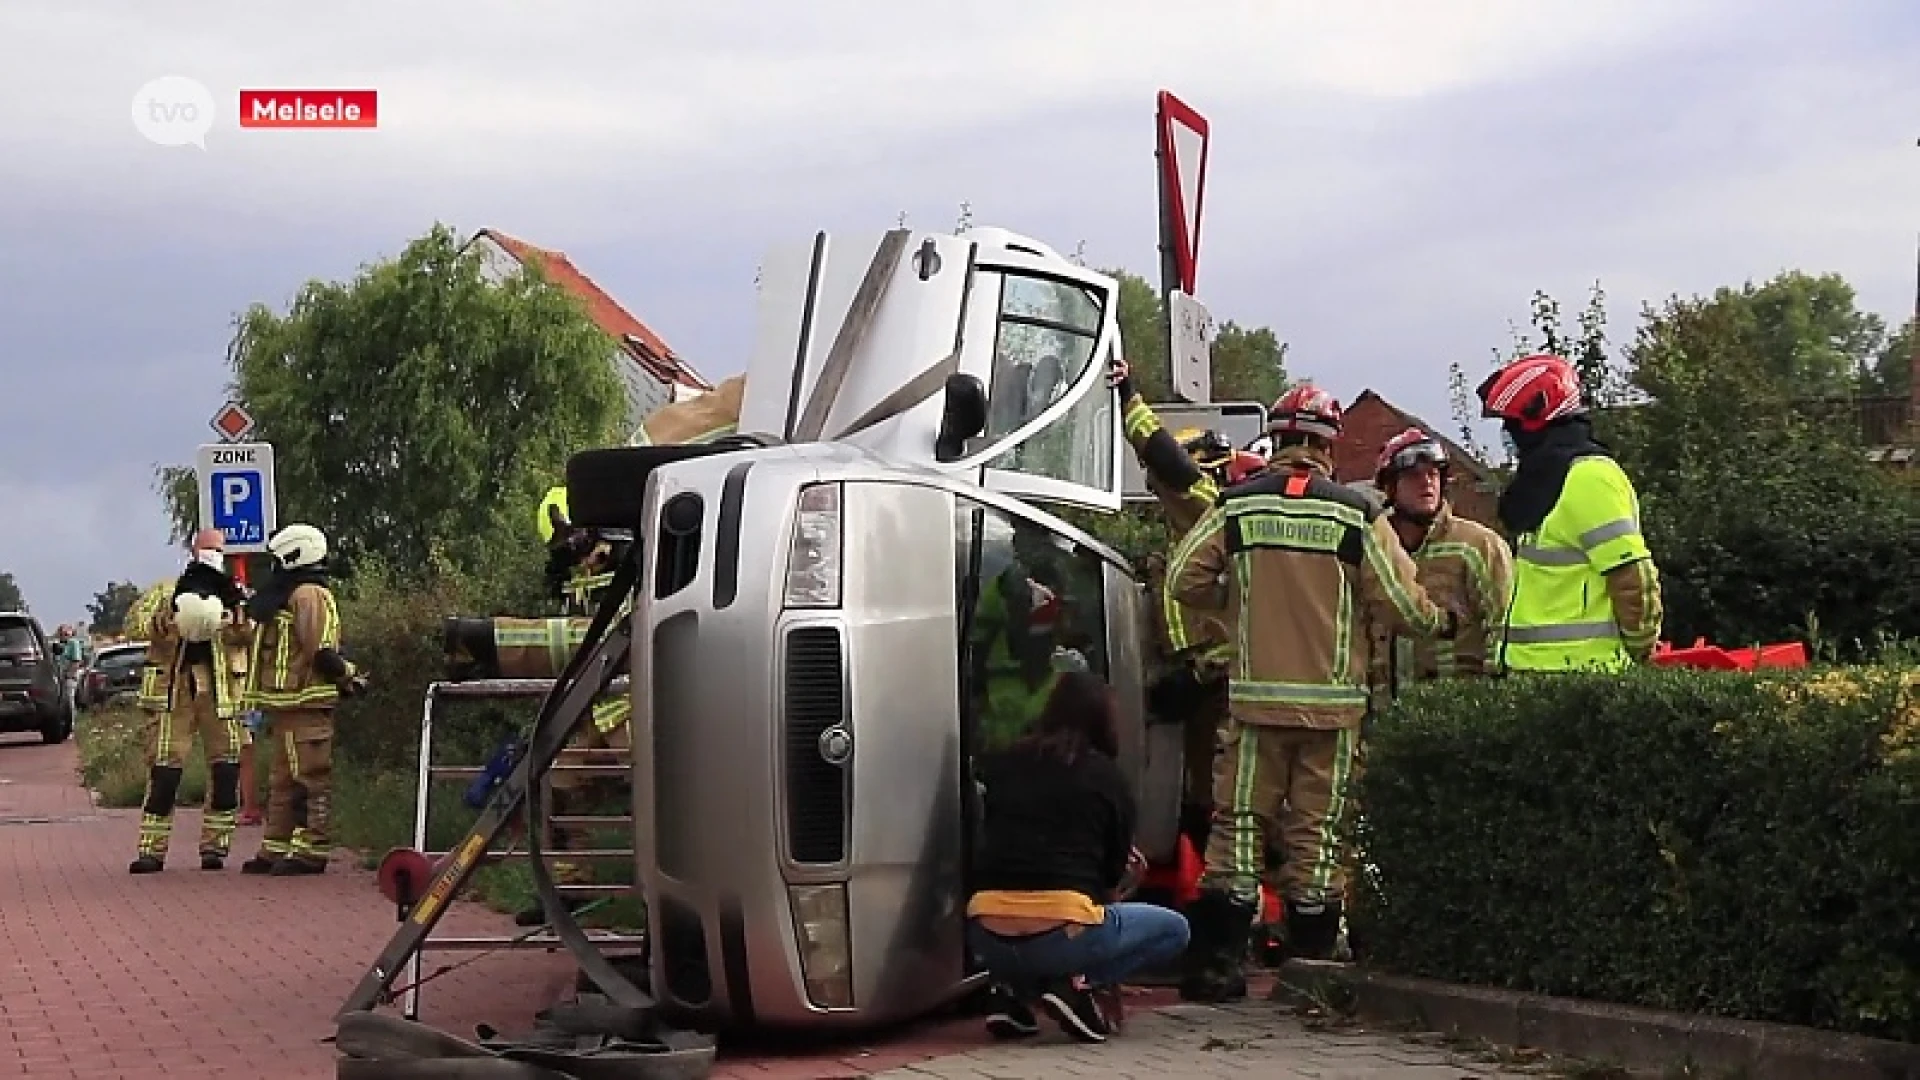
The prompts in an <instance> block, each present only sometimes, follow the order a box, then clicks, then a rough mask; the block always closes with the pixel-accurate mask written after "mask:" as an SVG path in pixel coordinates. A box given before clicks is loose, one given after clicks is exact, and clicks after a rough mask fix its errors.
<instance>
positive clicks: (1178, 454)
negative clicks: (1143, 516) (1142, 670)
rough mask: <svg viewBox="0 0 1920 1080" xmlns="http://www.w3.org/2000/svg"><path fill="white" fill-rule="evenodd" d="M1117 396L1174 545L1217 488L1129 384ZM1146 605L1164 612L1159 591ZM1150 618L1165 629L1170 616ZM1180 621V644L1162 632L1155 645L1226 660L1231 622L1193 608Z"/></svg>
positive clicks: (1201, 513) (1218, 661) (1174, 652)
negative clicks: (1183, 635)
mask: <svg viewBox="0 0 1920 1080" xmlns="http://www.w3.org/2000/svg"><path fill="white" fill-rule="evenodd" d="M1122 392H1123V394H1124V395H1125V396H1126V405H1125V406H1124V407H1123V409H1122V412H1121V426H1122V428H1123V429H1124V430H1125V432H1126V435H1127V443H1128V444H1129V445H1130V446H1132V447H1133V452H1134V454H1135V456H1137V457H1138V458H1139V459H1140V469H1141V471H1142V472H1144V473H1145V474H1146V477H1147V490H1148V491H1150V492H1152V493H1153V497H1154V498H1155V499H1156V500H1158V501H1159V503H1160V509H1161V510H1162V512H1164V513H1165V514H1166V519H1167V528H1168V530H1169V531H1171V532H1172V533H1173V539H1174V543H1175V545H1178V544H1179V542H1180V541H1181V540H1182V539H1184V538H1185V537H1186V536H1187V534H1188V533H1190V532H1191V531H1193V526H1194V525H1195V524H1196V523H1197V522H1199V520H1200V519H1201V518H1202V517H1203V516H1205V515H1206V512H1207V511H1208V510H1211V509H1213V506H1214V504H1215V503H1216V502H1218V501H1219V499H1220V487H1219V485H1218V484H1215V483H1214V481H1213V477H1211V476H1208V475H1207V474H1206V473H1205V472H1202V471H1201V469H1200V467H1199V466H1198V465H1195V464H1194V463H1193V459H1192V458H1191V457H1189V456H1187V452H1186V451H1185V450H1183V449H1181V447H1180V444H1179V443H1178V442H1175V441H1174V438H1173V436H1172V435H1171V434H1169V433H1168V432H1167V429H1166V427H1165V426H1164V425H1162V424H1161V423H1160V417H1159V416H1158V415H1157V414H1155V413H1154V411H1153V408H1152V407H1151V406H1149V405H1148V404H1147V402H1146V399H1144V398H1142V397H1141V396H1140V395H1139V394H1138V393H1136V392H1134V391H1133V388H1132V385H1131V383H1130V382H1129V383H1127V384H1123V386H1122ZM1148 603H1149V604H1150V605H1151V606H1152V607H1154V608H1164V607H1165V606H1166V601H1165V592H1164V589H1161V588H1156V589H1154V590H1153V592H1152V593H1151V594H1150V595H1149V597H1148ZM1229 614H1230V613H1229ZM1154 616H1155V617H1154V626H1155V628H1156V629H1166V628H1167V627H1169V626H1170V625H1171V621H1172V620H1171V618H1169V617H1165V616H1164V613H1163V612H1159V611H1156V612H1154ZM1179 617H1180V619H1181V622H1182V624H1183V626H1184V627H1185V628H1186V638H1185V643H1184V644H1182V645H1181V646H1179V647H1178V648H1176V647H1174V645H1173V642H1172V635H1171V634H1170V633H1167V634H1162V635H1161V637H1162V641H1161V643H1160V644H1161V646H1162V648H1163V649H1164V650H1165V651H1166V652H1167V653H1169V654H1171V655H1176V656H1177V655H1178V654H1180V653H1182V652H1186V651H1188V650H1193V651H1195V652H1196V653H1198V654H1199V656H1201V657H1202V658H1204V659H1205V660H1206V661H1207V662H1210V663H1214V664H1224V663H1226V662H1227V661H1228V659H1229V652H1230V646H1229V644H1228V642H1229V641H1230V640H1231V638H1230V635H1229V634H1228V632H1227V624H1228V622H1229V621H1230V618H1228V617H1222V613H1220V612H1212V611H1204V610H1198V609H1190V610H1187V611H1183V612H1181V613H1180V615H1179Z"/></svg>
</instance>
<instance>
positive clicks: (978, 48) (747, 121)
mask: <svg viewBox="0 0 1920 1080" xmlns="http://www.w3.org/2000/svg"><path fill="white" fill-rule="evenodd" d="M688 6H691V5H671V6H667V5H652V4H635V3H630V2H619V0H571V2H569V3H565V4H547V5H533V4H525V3H510V2H500V0H496V2H478V3H477V2H472V0H466V2H459V3H455V2H451V0H433V2H429V0H410V2H408V3H405V4H393V3H373V2H358V3H333V4H327V5H313V4H297V5H296V4H288V3H284V2H261V0H254V2H250V3H229V2H214V0H201V2H198V3H195V4H192V5H184V4H181V5H164V6H163V5H158V4H151V3H136V2H133V0H94V2H90V3H87V4H84V5H83V4H77V3H73V2H72V0H7V2H6V4H5V5H4V7H0V41H5V42H7V43H8V45H9V46H10V48H9V49H8V52H9V54H10V56H9V61H8V64H7V65H5V67H4V68H3V69H0V90H4V94H0V135H3V136H4V138H5V140H6V143H7V147H8V148H7V150H6V151H5V152H4V153H0V356H4V363H5V371H6V374H7V381H6V386H7V395H6V400H7V401H8V402H9V403H10V408H9V409H8V410H7V420H6V424H5V426H4V427H3V428H0V439H4V446H5V449H6V455H5V462H6V468H5V469H4V470H0V506H4V508H5V509H4V512H0V569H7V570H11V571H12V572H13V573H14V574H15V575H16V576H17V577H18V579H19V581H20V583H21V586H22V588H23V589H24V590H25V591H26V594H27V597H28V600H29V602H30V603H31V604H32V605H33V607H34V609H35V611H36V612H38V613H39V614H40V615H41V616H42V618H43V620H45V621H48V622H50V623H51V622H58V621H63V620H68V619H75V618H79V617H81V616H82V613H83V611H84V605H85V603H86V601H87V600H88V599H89V598H90V597H91V596H92V594H93V592H94V591H95V590H97V589H99V588H100V587H101V586H102V585H103V584H104V583H105V582H106V581H107V580H109V579H112V578H131V579H132V580H134V581H136V582H146V581H148V580H151V579H153V578H155V577H157V576H159V575H161V574H163V573H166V572H168V571H169V570H170V569H171V567H172V566H173V565H174V563H175V561H176V558H177V555H176V553H175V552H173V551H171V550H170V549H169V547H168V543H167V538H166V532H167V529H166V524H165V521H164V519H163V516H162V514H161V512H160V509H159V502H158V499H157V497H156V496H155V495H154V494H153V492H152V488H151V475H152V471H153V468H154V466H155V465H156V464H157V463H176V462H178V463H184V462H187V461H190V460H191V456H192V453H193V448H194V447H195V446H196V445H198V444H200V443H202V442H204V441H207V437H208V435H209V432H208V429H207V427H206V423H207V418H208V416H209V415H210V414H211V412H212V411H213V409H214V408H215V407H216V406H217V405H218V404H219V402H220V397H221V394H220V390H221V386H222V385H223V383H224V381H225V378H226V376H227V372H226V370H225V368H224V364H223V359H222V358H223V350H224V347H225V344H226V341H227V337H228V332H229V322H230V319H231V318H232V315H233V314H234V313H235V312H236V311H238V310H239V309H241V308H242V307H244V306H245V305H246V304H248V303H250V302H253V301H264V302H267V303H269V304H274V305H282V304H284V303H285V302H286V301H287V300H288V299H289V298H290V297H291V295H292V294H293V292H294V291H295V289H297V288H298V286H299V285H300V284H301V283H302V282H303V281H305V280H307V279H309V278H313V277H340V276H344V275H348V274H350V273H352V272H353V270H354V268H355V267H356V266H357V265H359V264H360V263H362V262H365V261H368V260H371V259H375V258H378V257H381V256H385V255H390V254H392V253H394V252H395V251H397V250H398V249H399V248H400V247H401V246H402V245H404V244H405V243H406V241H407V240H409V239H410V238H412V237H414V236H416V235H418V234H419V233H421V232H422V231H424V230H425V229H426V228H427V227H428V226H429V225H430V224H431V223H432V222H433V221H435V220H436V219H437V220H441V221H444V222H447V223H448V224H450V225H453V226H454V227H456V228H458V229H459V230H461V231H463V232H471V231H472V230H474V229H477V228H480V227H483V226H492V227H495V228H499V229H502V230H505V231H507V232H510V233H513V234H516V235H518V236H521V237H524V238H526V239H528V240H531V241H533V242H535V243H538V244H542V245H545V246H549V247H555V248H560V249H562V250H564V251H566V252H567V253H568V254H569V255H570V256H571V257H572V258H573V259H574V260H575V262H576V263H578V264H579V265H580V266H581V267H582V268H583V269H585V270H586V271H587V272H588V273H589V274H591V275H592V276H594V277H595V278H596V279H597V280H598V281H599V282H600V283H601V284H602V285H603V286H604V287H606V288H607V289H608V290H609V291H610V292H612V293H613V294H614V295H615V296H617V297H618V298H619V299H620V300H621V301H622V302H624V303H625V304H626V305H627V306H628V307H629V308H630V309H632V310H633V311H634V312H635V314H637V315H639V316H640V317H641V318H642V319H643V320H645V321H647V322H648V323H649V324H650V325H652V326H653V327H654V328H655V329H656V330H658V331H659V332H660V333H661V335H662V336H664V337H665V338H666V339H667V340H668V341H669V342H671V343H672V344H673V345H674V347H675V348H676V349H677V350H679V351H680V352H681V353H683V354H684V355H685V356H686V357H688V358H689V359H690V360H691V361H692V362H694V363H695V364H696V365H697V366H698V367H699V368H700V369H701V370H702V371H703V372H705V373H706V374H708V375H709V376H715V377H717V376H723V375H726V374H729V373H731V372H734V371H737V370H738V369H739V368H740V366H741V364H742V363H743V358H744V354H745V351H746V348H747V345H748V339H749V336H750V334H751V327H752V314H753V313H752V300H753V290H752V280H753V273H754V266H755V264H756V262H757V260H758V256H759V254H760V253H761V251H762V250H764V249H765V248H766V247H767V246H768V245H770V244H773V243H776V242H783V241H791V240H793V239H795V238H797V237H803V236H805V235H808V234H810V233H811V232H812V231H814V230H816V229H820V228H826V229H853V228H867V229H872V228H884V227H888V226H890V225H892V223H893V222H894V220H895V217H896V216H897V214H898V213H899V212H901V211H903V210H904V211H906V212H907V213H908V215H909V221H910V223H911V224H914V225H917V226H921V227H928V228H941V229H946V228H950V227H951V226H952V223H953V220H954V217H955V214H956V210H957V207H958V204H959V203H960V202H961V201H962V200H966V201H969V202H970V203H971V204H972V206H973V211H974V216H975V220H976V221H977V222H979V223H981V224H999V225H1005V226H1007V227H1009V228H1012V229H1015V230H1017V231H1021V232H1026V233H1030V234H1032V235H1035V236H1037V237H1040V238H1041V239H1044V240H1046V241H1048V242H1050V243H1052V244H1053V245H1055V246H1056V247H1058V248H1060V249H1062V250H1071V249H1072V248H1073V247H1074V246H1075V245H1076V244H1078V243H1082V242H1084V244H1085V248H1086V253H1087V258H1088V260H1089V261H1090V262H1092V263H1093V264H1095V265H1115V264H1118V265H1125V266H1128V267H1130V268H1134V269H1137V270H1141V271H1150V270H1151V268H1152V267H1153V266H1154V241H1155V231H1154V201H1153V200H1154V181H1153V162H1152V157H1151V154H1152V138H1153V130H1152V110H1153V96H1154V92H1155V91H1156V90H1158V89H1161V88H1163V87H1164V88H1167V89H1171V90H1173V91H1175V92H1176V93H1178V94H1180V95H1181V96H1182V97H1183V98H1185V99H1186V100H1187V101H1188V102H1190V103H1191V104H1193V105H1194V106H1195V107H1196V108H1198V109H1200V110H1201V111H1202V112H1203V113H1205V114H1206V115H1207V116H1208V118H1209V119H1210V121H1211V122H1212V125H1213V128H1214V145H1213V148H1212V161H1211V169H1212V171H1211V174H1210V175H1209V177H1208V187H1207V197H1206V219H1205V223H1204V230H1203V240H1202V245H1201V250H1202V255H1201V268H1200V279H1199V291H1200V294H1201V295H1202V297H1203V298H1204V299H1206V300H1207V301H1208V303H1209V304H1210V306H1211V307H1212V309H1213V311H1214V312H1215V314H1216V315H1218V316H1221V317H1224V318H1231V319H1235V320H1237V321H1240V322H1242V323H1249V324H1267V325H1271V326H1273V327H1275V328H1276V329H1277V330H1278V331H1279V332H1280V334H1281V336H1282V337H1283V338H1285V339H1286V340H1288V341H1289V342H1291V343H1292V352H1291V367H1292V370H1293V371H1294V373H1295V374H1297V375H1311V376H1314V377H1316V378H1317V379H1318V380H1319V381H1321V382H1322V383H1323V384H1325V385H1328V386H1330V387H1331V388H1332V389H1334V390H1335V391H1337V392H1338V393H1340V394H1341V395H1342V396H1344V397H1349V398H1350V397H1351V396H1352V395H1354V394H1357V393H1358V392H1359V391H1360V390H1361V389H1363V388H1365V387H1368V386H1371V387H1374V388H1376V389H1378V390H1380V391H1381V392H1383V393H1385V394H1386V395H1387V396H1388V397H1389V398H1390V399H1392V400H1394V401H1396V402H1398V403H1400V404H1402V405H1404V406H1405V407H1407V408H1410V409H1412V410H1413V411H1415V412H1417V413H1420V414H1422V415H1424V416H1426V417H1427V418H1428V419H1429V420H1432V421H1435V422H1443V421H1445V420H1446V417H1447V405H1446V382H1445V375H1446V365H1447V363H1448V362H1449V361H1453V360H1459V361H1462V362H1464V363H1467V364H1469V365H1471V366H1474V367H1476V368H1477V367H1478V366H1479V365H1481V364H1483V363H1485V361H1486V358H1487V356H1488V354H1489V350H1490V349H1492V348H1494V347H1496V346H1500V345H1503V344H1504V343H1505V342H1506V341H1507V325H1508V323H1509V322H1511V321H1514V320H1518V319H1521V318H1523V317H1524V315H1525V311H1526V304H1527V300H1528V297H1529V295H1530V294H1531V292H1532V290H1533V289H1535V288H1545V289H1548V290H1550V291H1552V292H1555V293H1557V294H1559V295H1560V296H1562V298H1563V299H1565V300H1566V301H1568V302H1569V303H1570V304H1572V303H1576V302H1577V301H1578V300H1580V299H1581V295H1582V293H1583V290H1584V289H1585V287H1586V286H1587V285H1588V284H1590V283H1591V282H1593V281H1594V280H1596V279H1597V280H1599V281H1601V282H1602V283H1603V284H1604V285H1605V287H1606V288H1607V290H1608V292H1609V294H1610V296H1611V298H1612V304H1613V310H1614V315H1615V330H1616V332H1617V334H1618V335H1620V336H1624V335H1625V334H1626V333H1627V331H1628V329H1629V327H1630V325H1631V318H1632V316H1633V314H1634V312H1635V311H1636V310H1637V309H1638V308H1639V306H1640V304H1641V303H1642V302H1643V301H1648V300H1658V299H1660V298H1661V297H1664V296H1666V295H1667V294H1669V293H1673V292H1680V293H1692V292H1698V291H1706V290H1710V289H1712V288H1714V287H1715V286H1718V285H1722V284H1737V283H1739V282H1740V281H1742V280H1745V279H1748V278H1755V279H1758V278H1764V277H1766V276H1769V275H1771V274H1773V273H1775V272H1777V271H1779V270H1782V269H1786V268H1802V269H1806V270H1810V271H1827V270H1832V271H1838V272H1840V273H1842V274H1845V275H1846V276H1847V277H1848V279H1849V280H1851V281H1852V282H1853V283H1854V284H1855V285H1856V287H1858V288H1859V290H1860V292H1861V295H1862V298H1863V301H1864V303H1865V304H1866V305H1867V306H1869V307H1870V308H1873V309H1875V310H1878V311H1880V312H1882V313H1883V314H1885V315H1888V316H1889V317H1892V318H1897V317H1900V316H1901V315H1902V314H1903V313H1904V312H1906V311H1909V310H1911V307H1912V303H1913V289H1914V243H1915V233H1916V229H1920V150H1917V149H1915V139H1916V136H1920V79H1916V78H1915V77H1914V70H1915V69H1914V61H1913V58H1914V57H1915V56H1916V55H1920V8H1915V7H1914V6H1913V5H1912V4H1911V2H1910V0H1830V2H1828V3H1824V4H1808V3H1785V2H1771V3H1735V2H1733V0H1607V2H1606V3H1600V4H1596V3H1592V2H1590V0H1588V2H1579V3H1569V2H1562V0H1396V2H1386V0H1380V2H1372V3H1362V2H1356V3H1349V4H1344V5H1338V7H1339V8H1340V10H1339V12H1337V13H1335V12H1331V11H1328V10H1326V9H1329V8H1332V7H1335V5H1329V4H1324V3H1312V2H1283V0H1189V2H1188V3H1186V4H1184V5H1182V4H1168V3H1164V2H1162V3H1145V2H1137V0H1024V2H1018V3H1015V2H1009V0H972V2H970V3H968V4H965V5H957V4H956V5H945V7H947V8H948V9H950V10H952V11H954V12H956V14H943V15H935V14H932V12H934V11H935V10H936V5H933V4H926V5H911V4H902V3H882V2H877V0H876V2H862V0H814V2H811V3H807V4H785V5H776V4H771V3H746V2H741V0H706V2H705V3H704V4H701V5H698V8H699V13H697V14H696V13H692V12H689V11H686V10H684V8H685V7H688ZM163 7H164V8H165V10H162V9H163ZM188 10H190V11H191V14H187V13H186V12H187V11H188ZM922 12H925V13H924V14H922ZM162 75H185V76H189V77H192V78H195V79H198V80H200V81H201V82H203V83H205V84H207V85H208V86H209V87H210V88H211V89H212V90H213V93H214V99H215V102H216V104H217V105H218V107H219V109H220V113H221V114H220V116H219V117H218V120H217V122H216V124H215V127H214V129H213V131H212V133H211V134H210V135H209V137H208V139H207V149H206V151H205V152H202V151H200V150H197V149H194V148H190V147H188V148H163V147H159V146H155V145H152V144H150V143H147V142H145V141H144V140H142V139H141V138H140V137H139V136H138V135H137V134H136V133H135V131H134V130H133V128H132V125H131V123H130V108H129V106H130V102H131V99H132V95H133V93H134V91H135V89H137V88H138V87H139V86H141V85H142V84H143V83H145V82H147V81H148V80H149V79H152V78H155V77H158V76H162ZM243 87H246V88H271V87H282V88H290V87H372V88H375V89H377V90H378V91H379V92H380V126H379V128H378V130H376V131H371V132H368V131H350V132H311V131H305V132H302V131H280V132H262V131H245V132H243V131H241V130H240V129H239V128H238V126H237V122H236V119H235V116H234V111H235V101H236V97H237V91H238V90H239V89H241V88H243ZM321 524H322V525H324V524H325V523H324V522H323V523H321Z"/></svg>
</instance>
